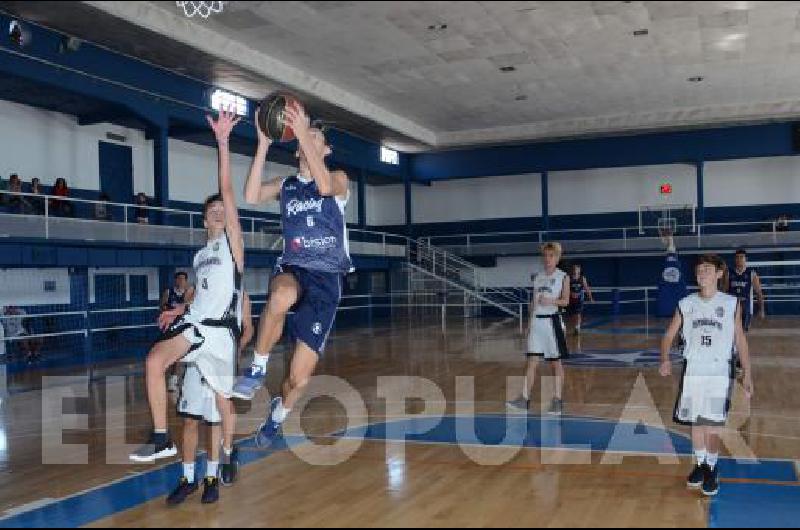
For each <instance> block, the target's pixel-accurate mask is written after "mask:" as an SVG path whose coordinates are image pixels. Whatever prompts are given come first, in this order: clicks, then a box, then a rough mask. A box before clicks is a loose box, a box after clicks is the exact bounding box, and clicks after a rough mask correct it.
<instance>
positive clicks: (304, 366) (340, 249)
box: [234, 105, 352, 446]
mask: <svg viewBox="0 0 800 530" xmlns="http://www.w3.org/2000/svg"><path fill="white" fill-rule="evenodd" d="M285 121H286V123H287V125H288V126H290V127H291V128H292V129H293V130H294V133H295V136H296V137H297V140H298V142H299V149H298V158H299V159H300V167H299V173H298V175H297V176H294V177H289V178H285V179H275V180H272V181H269V182H266V183H262V180H261V174H262V171H263V168H264V163H265V160H266V156H267V152H268V150H269V147H270V145H271V142H270V140H269V139H268V138H267V137H266V136H265V135H263V133H262V132H261V130H260V129H259V128H258V127H256V130H257V131H258V134H259V145H258V151H257V153H256V156H255V158H254V160H253V165H252V168H251V171H250V176H249V178H248V181H247V186H246V189H245V198H246V200H247V202H248V203H250V204H261V203H264V202H268V201H273V200H277V201H279V202H280V207H281V221H282V225H283V238H284V248H283V256H282V257H281V258H280V259H279V260H278V265H277V267H276V270H275V275H274V276H273V278H272V281H271V282H270V288H269V301H268V303H267V307H266V308H265V309H264V313H263V314H262V315H261V321H260V323H259V334H258V342H257V343H256V350H255V351H256V353H255V356H254V359H253V365H252V366H251V367H250V368H249V369H248V370H247V372H246V373H245V375H244V376H242V377H241V378H240V379H239V381H237V383H236V385H235V387H234V396H236V397H238V398H240V399H247V400H250V399H253V397H254V396H255V394H256V392H258V390H259V389H261V387H262V386H263V384H264V380H265V378H266V373H267V363H268V360H269V354H270V352H271V351H272V348H273V347H274V346H275V344H277V342H278V340H279V339H280V337H281V334H282V332H283V328H284V323H285V321H286V315H287V313H288V312H289V311H290V310H293V311H294V315H293V318H292V320H291V321H290V327H289V330H290V332H291V335H292V337H293V338H294V340H296V346H295V350H294V355H293V358H292V362H291V367H290V370H289V373H288V377H287V378H286V380H285V382H284V384H283V395H282V396H281V397H277V398H275V399H274V400H273V401H272V403H271V406H270V411H269V415H268V417H267V419H266V421H265V423H264V424H263V425H262V426H261V428H259V432H258V433H257V436H256V442H257V443H258V444H259V445H261V446H266V445H269V444H271V443H272V441H273V439H274V438H275V437H276V436H277V434H278V432H279V431H280V427H281V425H282V424H283V422H284V421H285V420H286V418H287V416H288V415H289V413H290V412H291V410H292V407H294V405H295V404H296V403H297V400H298V399H299V398H300V397H301V396H302V394H303V392H304V391H305V388H306V386H307V385H308V382H309V380H310V379H311V376H312V375H313V374H314V371H315V369H316V367H317V363H318V362H319V359H320V357H321V356H322V355H323V353H324V350H325V343H326V341H327V339H328V334H329V333H330V331H331V328H332V327H333V322H334V319H335V317H336V311H337V309H338V307H339V301H340V299H341V294H342V279H343V276H344V275H345V274H347V273H348V272H350V271H351V270H352V264H351V261H350V256H349V252H348V243H347V229H346V224H345V206H346V204H347V199H348V195H349V191H348V180H347V175H346V174H345V173H344V172H342V171H329V170H328V168H327V167H326V165H325V157H327V156H328V155H329V154H330V153H331V149H330V146H328V145H327V143H326V140H325V136H324V134H323V132H322V131H321V130H320V129H319V128H316V127H312V126H311V124H310V121H309V118H308V116H307V115H306V114H305V111H303V109H302V108H299V107H297V106H293V105H290V106H289V107H287V109H286V111H285Z"/></svg>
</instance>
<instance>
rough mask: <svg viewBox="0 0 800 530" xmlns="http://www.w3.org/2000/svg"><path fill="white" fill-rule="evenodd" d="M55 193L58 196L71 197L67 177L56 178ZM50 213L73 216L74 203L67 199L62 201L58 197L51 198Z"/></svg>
mask: <svg viewBox="0 0 800 530" xmlns="http://www.w3.org/2000/svg"><path fill="white" fill-rule="evenodd" d="M53 195H55V196H56V197H64V198H67V197H69V188H68V187H67V181H66V179H63V178H59V179H58V180H56V185H55V186H54V187H53ZM50 214H51V215H58V216H61V217H70V216H72V204H70V203H69V202H67V201H60V200H58V199H51V200H50Z"/></svg>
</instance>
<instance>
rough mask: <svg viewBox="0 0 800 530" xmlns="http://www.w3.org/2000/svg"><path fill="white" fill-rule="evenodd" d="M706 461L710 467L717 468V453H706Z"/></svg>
mask: <svg viewBox="0 0 800 530" xmlns="http://www.w3.org/2000/svg"><path fill="white" fill-rule="evenodd" d="M706 462H708V467H710V468H711V469H716V468H717V462H719V453H708V458H707V459H706Z"/></svg>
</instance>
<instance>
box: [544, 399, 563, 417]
mask: <svg viewBox="0 0 800 530" xmlns="http://www.w3.org/2000/svg"><path fill="white" fill-rule="evenodd" d="M547 414H548V415H550V416H561V415H562V414H564V402H563V401H562V400H560V399H554V400H553V403H552V404H551V405H550V410H548V411H547Z"/></svg>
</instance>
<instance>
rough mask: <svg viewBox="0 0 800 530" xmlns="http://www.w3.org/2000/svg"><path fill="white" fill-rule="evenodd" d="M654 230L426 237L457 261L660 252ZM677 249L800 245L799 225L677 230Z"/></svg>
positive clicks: (708, 225)
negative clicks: (548, 248) (553, 246)
mask: <svg viewBox="0 0 800 530" xmlns="http://www.w3.org/2000/svg"><path fill="white" fill-rule="evenodd" d="M660 228H661V227H659V226H644V227H638V226H635V227H634V226H628V227H607V228H575V229H554V230H540V231H510V232H485V233H470V234H454V235H439V236H428V237H425V238H424V239H425V241H426V242H427V243H429V244H430V245H433V246H436V247H439V248H443V249H446V250H449V251H451V252H454V253H456V254H459V255H462V256H478V255H503V254H508V253H521V254H525V253H537V252H538V250H539V247H540V245H541V244H542V243H544V242H546V241H559V242H561V243H563V244H564V245H565V247H567V249H568V250H569V251H570V252H582V251H584V252H590V251H635V250H641V251H645V250H663V242H662V240H661V237H660V234H659V229H660ZM675 241H676V244H677V245H678V247H679V248H702V247H707V246H715V245H716V246H721V247H729V246H736V245H741V244H744V243H749V244H800V221H784V222H779V221H777V220H773V221H743V222H729V223H703V224H696V225H678V226H677V229H676V234H675Z"/></svg>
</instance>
